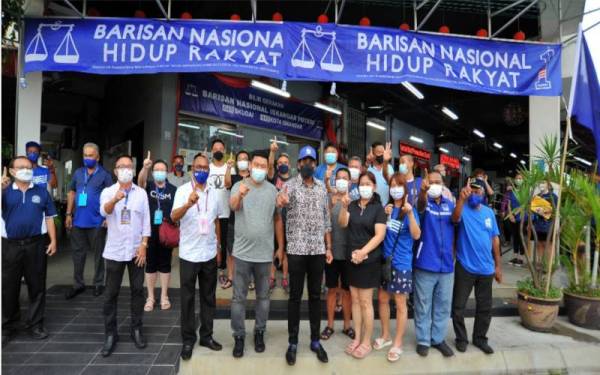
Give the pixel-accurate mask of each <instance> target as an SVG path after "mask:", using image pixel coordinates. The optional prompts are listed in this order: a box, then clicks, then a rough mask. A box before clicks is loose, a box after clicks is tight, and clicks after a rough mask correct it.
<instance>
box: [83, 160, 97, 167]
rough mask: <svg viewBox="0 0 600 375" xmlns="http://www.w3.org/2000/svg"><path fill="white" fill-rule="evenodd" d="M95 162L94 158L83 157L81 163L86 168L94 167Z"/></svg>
mask: <svg viewBox="0 0 600 375" xmlns="http://www.w3.org/2000/svg"><path fill="white" fill-rule="evenodd" d="M96 163H98V160H96V159H91V158H84V159H83V165H85V167H86V168H90V169H91V168H94V167H95V166H96Z"/></svg>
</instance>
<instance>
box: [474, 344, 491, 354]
mask: <svg viewBox="0 0 600 375" xmlns="http://www.w3.org/2000/svg"><path fill="white" fill-rule="evenodd" d="M473 345H475V346H476V347H478V348H479V349H480V350H481V351H482V352H484V353H485V354H494V349H492V347H491V346H489V345H488V343H487V342H474V343H473Z"/></svg>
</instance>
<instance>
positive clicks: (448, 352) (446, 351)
mask: <svg viewBox="0 0 600 375" xmlns="http://www.w3.org/2000/svg"><path fill="white" fill-rule="evenodd" d="M431 347H433V348H436V349H437V350H439V351H440V353H442V355H443V356H444V357H452V356H453V355H454V352H453V351H452V349H450V347H449V346H448V344H446V341H442V342H440V343H439V344H435V345H431Z"/></svg>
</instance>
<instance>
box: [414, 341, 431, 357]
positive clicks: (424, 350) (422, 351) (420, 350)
mask: <svg viewBox="0 0 600 375" xmlns="http://www.w3.org/2000/svg"><path fill="white" fill-rule="evenodd" d="M417 354H418V355H420V356H421V357H427V354H429V346H426V345H421V344H419V345H417Z"/></svg>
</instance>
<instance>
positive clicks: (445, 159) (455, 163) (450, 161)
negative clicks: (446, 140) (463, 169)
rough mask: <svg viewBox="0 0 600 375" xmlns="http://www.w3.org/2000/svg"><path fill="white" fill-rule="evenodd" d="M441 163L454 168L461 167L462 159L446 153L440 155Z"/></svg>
mask: <svg viewBox="0 0 600 375" xmlns="http://www.w3.org/2000/svg"><path fill="white" fill-rule="evenodd" d="M440 164H444V165H447V166H448V167H450V168H454V169H459V168H460V160H458V158H453V157H452V156H448V155H446V154H441V155H440Z"/></svg>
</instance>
